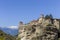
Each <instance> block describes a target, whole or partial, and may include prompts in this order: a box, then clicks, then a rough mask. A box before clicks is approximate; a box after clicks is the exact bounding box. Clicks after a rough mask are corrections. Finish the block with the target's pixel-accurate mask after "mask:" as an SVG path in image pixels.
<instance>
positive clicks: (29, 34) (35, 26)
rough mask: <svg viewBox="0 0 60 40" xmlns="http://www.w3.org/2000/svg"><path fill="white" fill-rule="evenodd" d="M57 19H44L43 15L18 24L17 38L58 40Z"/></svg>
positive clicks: (58, 26) (58, 24)
mask: <svg viewBox="0 0 60 40" xmlns="http://www.w3.org/2000/svg"><path fill="white" fill-rule="evenodd" d="M59 28H60V20H59V19H51V18H48V19H46V18H45V17H44V16H43V15H42V16H41V17H40V18H39V19H38V20H34V21H32V22H30V23H28V24H23V22H20V24H19V35H18V38H21V40H58V32H59Z"/></svg>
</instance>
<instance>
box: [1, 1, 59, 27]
mask: <svg viewBox="0 0 60 40" xmlns="http://www.w3.org/2000/svg"><path fill="white" fill-rule="evenodd" d="M41 13H43V14H44V15H46V14H50V13H51V14H52V15H53V16H54V18H60V0H0V26H6V27H8V26H17V25H18V23H19V21H23V22H24V23H27V22H29V21H31V20H34V19H38V17H39V16H40V14H41Z"/></svg>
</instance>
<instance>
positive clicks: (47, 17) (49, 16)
mask: <svg viewBox="0 0 60 40" xmlns="http://www.w3.org/2000/svg"><path fill="white" fill-rule="evenodd" d="M45 18H46V19H49V18H50V19H53V16H52V14H50V15H46V16H45Z"/></svg>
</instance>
